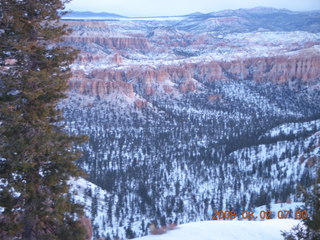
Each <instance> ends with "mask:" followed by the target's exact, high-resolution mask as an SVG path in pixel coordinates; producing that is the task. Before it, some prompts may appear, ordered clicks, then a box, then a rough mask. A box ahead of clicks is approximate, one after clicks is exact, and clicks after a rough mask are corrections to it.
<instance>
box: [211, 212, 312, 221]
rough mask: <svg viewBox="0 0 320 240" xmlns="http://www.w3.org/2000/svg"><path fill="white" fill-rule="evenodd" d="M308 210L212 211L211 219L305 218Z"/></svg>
mask: <svg viewBox="0 0 320 240" xmlns="http://www.w3.org/2000/svg"><path fill="white" fill-rule="evenodd" d="M308 216H309V215H308V212H307V211H306V210H297V211H292V210H289V211H287V210H283V211H276V212H273V211H263V210H262V211H259V212H254V211H242V212H237V211H213V212H212V218H211V219H212V220H233V219H236V218H237V219H239V220H240V219H248V220H265V219H307V218H308Z"/></svg>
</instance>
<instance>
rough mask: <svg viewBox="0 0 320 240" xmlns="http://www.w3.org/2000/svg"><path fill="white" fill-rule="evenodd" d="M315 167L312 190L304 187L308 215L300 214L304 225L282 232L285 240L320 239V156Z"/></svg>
mask: <svg viewBox="0 0 320 240" xmlns="http://www.w3.org/2000/svg"><path fill="white" fill-rule="evenodd" d="M316 161H317V162H316V164H315V166H314V167H315V168H316V171H317V174H316V179H315V181H314V184H313V186H312V191H311V192H308V191H307V190H306V189H305V188H303V187H302V190H301V192H302V193H303V195H304V202H305V211H306V212H307V214H308V216H302V215H300V216H299V215H298V216H299V217H301V218H302V219H303V225H304V226H302V225H301V224H299V225H298V226H295V227H293V228H292V229H291V231H289V232H282V236H283V237H284V239H285V240H300V239H303V240H318V239H320V158H317V160H316Z"/></svg>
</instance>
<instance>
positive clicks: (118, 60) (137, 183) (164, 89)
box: [61, 8, 320, 239]
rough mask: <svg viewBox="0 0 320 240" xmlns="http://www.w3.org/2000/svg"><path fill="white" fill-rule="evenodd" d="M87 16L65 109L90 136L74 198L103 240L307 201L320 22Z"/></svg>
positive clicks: (74, 39) (76, 24) (248, 13)
mask: <svg viewBox="0 0 320 240" xmlns="http://www.w3.org/2000/svg"><path fill="white" fill-rule="evenodd" d="M85 15H86V16H85V17H84V15H81V14H80V15H79V13H77V14H76V15H73V16H72V15H69V17H67V18H65V22H64V23H66V24H68V25H69V26H70V28H72V30H73V33H72V34H71V35H69V36H67V37H66V38H65V39H64V43H63V44H65V45H71V46H73V47H74V48H77V49H79V50H81V53H80V55H79V58H78V59H77V61H76V62H75V63H74V64H73V66H72V69H73V77H72V79H71V80H70V87H71V89H70V92H69V94H68V96H69V97H68V99H66V100H65V101H64V102H62V103H61V107H63V109H64V113H65V122H64V123H65V124H66V126H67V130H68V131H69V132H70V133H73V134H76V135H80V134H86V135H88V136H89V141H88V142H87V143H86V144H84V145H82V146H79V148H81V150H82V151H83V157H82V158H81V159H79V161H78V165H79V166H80V167H81V168H83V169H84V170H85V171H86V172H87V173H88V176H89V177H88V180H89V181H90V182H82V181H80V182H74V188H75V189H78V190H79V191H80V192H81V194H82V197H79V196H76V195H75V199H77V201H83V202H85V205H86V212H87V215H88V217H90V219H91V220H92V225H93V232H94V236H93V238H94V239H99V238H101V237H103V238H107V239H108V238H110V239H112V238H114V237H119V238H132V237H140V236H145V235H147V234H148V233H149V226H150V225H151V224H154V225H155V226H157V227H161V226H165V225H167V224H170V223H174V222H176V223H177V224H178V226H181V228H182V229H183V230H186V229H187V228H185V227H184V226H187V225H182V224H186V223H190V222H201V221H202V222H204V223H203V224H204V225H203V227H201V225H200V226H199V229H201V228H207V224H209V225H210V224H215V223H214V222H209V223H207V222H205V221H208V220H210V219H211V217H212V212H213V211H236V212H237V213H241V211H253V210H254V209H257V208H258V207H260V206H267V207H268V208H269V207H270V206H272V205H273V204H277V203H279V204H281V203H283V204H284V203H288V204H292V206H295V205H294V204H295V203H296V202H300V201H301V200H302V199H301V198H300V197H298V195H297V187H298V186H299V185H302V186H305V187H306V188H307V189H308V188H309V186H310V185H311V184H312V181H313V179H314V175H315V163H316V162H317V161H318V159H319V157H320V152H319V146H320V142H319V141H320V140H319V136H320V135H319V131H320V124H319V121H320V105H319V102H320V30H319V29H320V27H319V19H320V15H319V12H291V11H288V10H278V9H265V8H254V9H239V10H234V11H222V12H216V13H208V14H200V13H199V14H191V15H185V16H177V17H162V18H127V17H122V16H117V15H108V14H105V15H103V14H102V15H100V16H97V15H96V16H94V17H95V18H92V15H90V13H86V14H85ZM96 17H98V18H99V19H96ZM292 208H293V207H292ZM269 223H270V224H271V225H272V223H277V221H276V220H273V221H266V222H265V223H264V222H263V223H260V222H257V223H251V222H250V223H248V224H257V228H256V229H261V228H262V229H263V228H264V225H263V224H267V225H268V224H269ZM287 223H288V224H289V225H290V224H291V221H290V220H288V222H287ZM194 224H195V226H197V225H198V224H196V223H194ZM218 224H220V223H218ZM222 224H227V223H222ZM228 224H229V222H228ZM230 224H235V223H233V221H232V222H231V223H230ZM239 224H240V225H236V226H235V228H241V227H242V224H244V223H242V222H239ZM259 224H260V225H259ZM275 225H277V224H275ZM192 226H193V224H191V228H192ZM210 226H211V225H210ZM248 226H249V225H248ZM250 226H251V225H250ZM221 228H227V226H221ZM253 228H254V229H255V227H253ZM265 228H267V226H266V227H265ZM195 231H200V230H195ZM239 231H240V230H239ZM179 232H180V231H179V230H176V231H172V233H171V232H170V233H168V236H170V234H178V233H179ZM182 232H184V231H182ZM199 234H200V233H199ZM270 234H271V232H270ZM163 236H165V235H163ZM199 236H201V235H199ZM254 236H256V235H254ZM268 236H269V235H268ZM277 236H278V235H277ZM160 237H162V236H160ZM155 238H156V237H155Z"/></svg>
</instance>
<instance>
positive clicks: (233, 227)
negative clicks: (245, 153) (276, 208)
mask: <svg viewBox="0 0 320 240" xmlns="http://www.w3.org/2000/svg"><path fill="white" fill-rule="evenodd" d="M298 223H299V221H297V220H278V219H275V220H268V221H251V222H247V221H204V222H195V223H187V224H182V225H180V226H178V227H177V229H175V230H172V231H169V232H167V233H165V234H163V235H150V236H146V237H142V238H136V239H140V240H178V239H183V240H215V239H217V240H221V239H223V240H264V239H265V240H277V239H279V240H280V239H283V238H282V236H281V231H288V230H290V229H291V228H292V227H293V226H294V225H297V224H298Z"/></svg>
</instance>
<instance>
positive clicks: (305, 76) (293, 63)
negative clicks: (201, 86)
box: [70, 55, 320, 105]
mask: <svg viewBox="0 0 320 240" xmlns="http://www.w3.org/2000/svg"><path fill="white" fill-rule="evenodd" d="M115 59H116V60H117V61H118V62H121V58H119V57H118V56H115ZM319 78H320V56H313V55H310V56H294V57H285V56H280V57H272V58H251V59H244V60H242V59H240V60H238V61H230V62H222V61H221V62H219V61H213V62H209V63H189V64H184V65H178V66H161V67H159V68H157V69H154V68H153V69H152V68H147V69H143V68H139V67H136V68H134V67H132V68H129V69H122V70H114V69H95V70H93V71H91V72H90V73H88V74H85V73H84V72H83V71H75V72H74V77H73V80H72V81H71V82H70V84H71V86H72V88H73V89H76V90H77V92H78V93H80V94H85V95H90V96H100V97H102V96H105V95H108V94H110V93H112V92H114V91H118V92H122V93H124V94H125V95H127V96H128V97H133V95H134V90H135V91H136V92H137V93H138V94H140V95H142V96H145V97H148V96H152V95H154V94H155V93H157V91H159V90H160V88H159V87H158V86H159V84H160V85H161V84H162V89H163V91H164V92H165V93H171V92H173V91H175V90H176V91H179V92H180V93H186V92H193V91H196V90H197V83H196V81H195V80H197V81H199V82H202V83H205V82H210V81H216V80H228V79H232V80H243V79H252V80H254V81H273V82H276V83H285V82H288V81H291V80H293V81H294V80H302V81H304V82H308V81H312V80H316V79H319ZM165 81H167V82H168V83H171V84H165ZM129 82H130V83H129ZM139 105H140V104H139Z"/></svg>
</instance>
